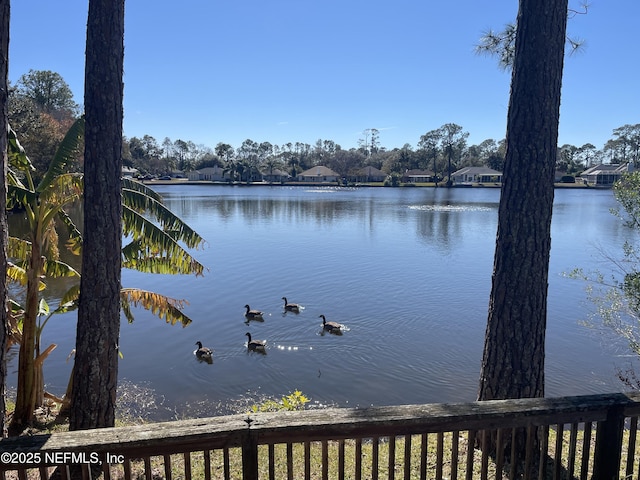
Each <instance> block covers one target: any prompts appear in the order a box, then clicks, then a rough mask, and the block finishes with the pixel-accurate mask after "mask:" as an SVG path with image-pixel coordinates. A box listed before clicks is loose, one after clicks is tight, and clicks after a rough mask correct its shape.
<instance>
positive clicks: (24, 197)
mask: <svg viewBox="0 0 640 480" xmlns="http://www.w3.org/2000/svg"><path fill="white" fill-rule="evenodd" d="M7 178H9V177H7ZM36 198H37V196H36V194H35V192H32V191H31V190H29V189H28V188H27V187H25V186H24V185H23V184H22V183H20V184H19V185H12V184H10V183H9V184H7V208H13V207H15V206H17V205H23V206H26V205H31V204H33V203H35V201H36Z"/></svg>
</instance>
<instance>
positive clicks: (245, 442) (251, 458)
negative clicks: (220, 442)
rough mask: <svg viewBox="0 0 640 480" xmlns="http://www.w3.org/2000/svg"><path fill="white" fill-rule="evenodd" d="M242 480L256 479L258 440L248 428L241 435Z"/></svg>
mask: <svg viewBox="0 0 640 480" xmlns="http://www.w3.org/2000/svg"><path fill="white" fill-rule="evenodd" d="M242 480H258V441H257V439H256V435H255V434H254V433H253V432H251V431H250V430H247V432H246V434H244V435H243V436H242Z"/></svg>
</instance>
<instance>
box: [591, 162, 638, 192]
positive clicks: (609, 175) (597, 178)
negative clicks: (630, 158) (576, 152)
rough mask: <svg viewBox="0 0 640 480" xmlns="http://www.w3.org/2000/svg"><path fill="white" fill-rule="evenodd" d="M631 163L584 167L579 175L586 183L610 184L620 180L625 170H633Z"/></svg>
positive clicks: (595, 184) (593, 184)
mask: <svg viewBox="0 0 640 480" xmlns="http://www.w3.org/2000/svg"><path fill="white" fill-rule="evenodd" d="M633 170H634V166H633V163H624V164H617V163H611V164H600V165H596V166H594V167H591V168H588V169H586V170H585V171H584V172H582V174H581V175H580V178H582V180H583V181H584V183H586V184H587V185H592V186H611V185H613V184H614V183H616V182H617V181H618V180H620V177H622V175H624V174H625V173H627V172H633Z"/></svg>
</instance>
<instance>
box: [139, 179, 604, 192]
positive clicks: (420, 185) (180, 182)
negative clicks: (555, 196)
mask: <svg viewBox="0 0 640 480" xmlns="http://www.w3.org/2000/svg"><path fill="white" fill-rule="evenodd" d="M139 181H140V182H142V183H143V184H145V185H149V186H152V185H212V186H229V187H255V186H258V187H346V188H353V187H363V188H501V187H502V185H501V184H499V183H474V184H464V185H452V186H451V187H447V186H445V185H442V184H440V185H436V184H435V183H403V184H401V185H397V186H395V187H392V186H385V185H384V184H383V183H382V182H371V183H350V184H347V185H339V184H337V183H336V182H215V181H211V180H188V179H186V178H174V179H172V180H139ZM612 187H613V185H587V184H580V183H554V188H574V189H581V190H610V189H611V188H612Z"/></svg>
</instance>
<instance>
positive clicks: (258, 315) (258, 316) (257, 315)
mask: <svg viewBox="0 0 640 480" xmlns="http://www.w3.org/2000/svg"><path fill="white" fill-rule="evenodd" d="M244 308H246V309H247V312H246V313H245V314H244V316H245V317H246V318H247V319H248V320H262V315H264V314H263V313H262V312H261V311H260V310H251V307H250V306H249V305H248V304H247V305H245V306H244Z"/></svg>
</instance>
